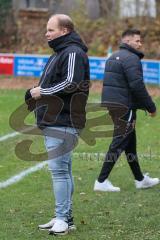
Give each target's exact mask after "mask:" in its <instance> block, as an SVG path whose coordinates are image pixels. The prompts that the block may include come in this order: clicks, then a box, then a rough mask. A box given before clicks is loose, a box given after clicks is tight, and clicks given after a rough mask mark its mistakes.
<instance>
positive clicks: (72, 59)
mask: <svg viewBox="0 0 160 240" xmlns="http://www.w3.org/2000/svg"><path fill="white" fill-rule="evenodd" d="M75 58H76V53H75V52H74V53H70V54H69V58H68V71H67V72H68V73H67V78H66V79H65V80H64V81H63V82H61V83H59V84H57V85H56V86H54V87H51V88H41V89H40V93H41V94H42V95H50V94H53V93H56V92H59V91H61V90H63V89H64V88H65V87H67V86H68V85H70V84H71V82H72V81H73V76H74V67H75Z"/></svg>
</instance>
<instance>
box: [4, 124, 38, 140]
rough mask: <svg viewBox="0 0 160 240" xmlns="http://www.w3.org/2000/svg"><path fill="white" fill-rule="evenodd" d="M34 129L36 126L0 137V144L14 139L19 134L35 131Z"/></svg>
mask: <svg viewBox="0 0 160 240" xmlns="http://www.w3.org/2000/svg"><path fill="white" fill-rule="evenodd" d="M35 128H36V126H33V127H30V128H26V129H24V130H21V131H19V132H13V133H8V134H6V135H4V136H2V137H0V142H3V141H5V140H8V139H9V138H13V137H16V136H17V135H20V134H21V133H27V132H29V131H31V130H33V129H35Z"/></svg>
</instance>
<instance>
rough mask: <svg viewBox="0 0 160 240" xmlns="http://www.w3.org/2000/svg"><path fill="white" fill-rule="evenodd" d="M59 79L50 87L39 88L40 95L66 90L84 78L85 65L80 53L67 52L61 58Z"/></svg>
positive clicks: (76, 85) (75, 85)
mask: <svg viewBox="0 0 160 240" xmlns="http://www.w3.org/2000/svg"><path fill="white" fill-rule="evenodd" d="M59 67H60V68H61V72H60V74H61V81H60V82H58V83H55V84H53V85H52V87H50V88H40V89H39V90H40V94H41V95H53V94H56V93H63V92H65V91H67V89H68V88H69V87H71V86H72V85H73V86H74V87H75V88H76V87H78V85H79V83H80V82H81V81H83V80H84V76H85V66H84V59H83V57H82V56H81V54H79V53H76V52H72V53H68V54H66V55H65V56H64V58H63V59H62V60H61V64H60V66H59Z"/></svg>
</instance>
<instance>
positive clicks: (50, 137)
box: [28, 14, 89, 235]
mask: <svg viewBox="0 0 160 240" xmlns="http://www.w3.org/2000/svg"><path fill="white" fill-rule="evenodd" d="M46 37H47V40H48V44H49V46H50V47H51V48H52V49H53V50H54V52H55V54H53V55H52V56H51V57H50V58H49V60H48V62H47V64H46V66H45V68H44V71H43V74H42V77H41V79H40V82H39V86H38V87H35V88H33V89H31V90H30V91H29V94H31V97H32V98H31V103H32V104H33V100H35V107H34V111H35V115H36V119H37V125H38V126H39V128H41V129H42V131H43V133H44V135H45V145H46V149H47V152H48V156H49V161H48V165H49V169H50V171H51V174H52V179H53V190H54V196H55V217H54V218H52V219H51V221H50V222H48V223H47V224H43V225H39V229H43V230H44V229H48V230H49V233H50V234H57V235H58V234H59V235H62V234H66V233H68V230H71V229H75V226H74V224H73V217H72V194H73V191H74V183H73V177H72V159H71V152H72V150H73V148H74V147H75V145H76V143H77V138H78V135H79V133H80V130H81V129H82V128H84V126H85V121H86V116H85V115H86V113H85V106H86V102H87V98H88V93H89V61H88V57H87V55H86V52H87V47H86V46H85V44H84V43H83V41H82V40H81V38H80V36H79V35H78V34H77V33H76V32H75V31H74V25H73V22H72V20H71V18H70V17H69V16H67V15H63V14H56V15H53V16H52V17H51V18H50V19H49V21H48V23H47V32H46ZM28 104H29V101H28ZM29 109H32V110H33V107H32V106H31V107H30V106H29Z"/></svg>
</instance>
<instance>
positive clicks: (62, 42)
mask: <svg viewBox="0 0 160 240" xmlns="http://www.w3.org/2000/svg"><path fill="white" fill-rule="evenodd" d="M48 45H49V47H50V48H52V49H53V50H54V51H55V52H60V51H61V50H62V49H64V48H66V47H68V46H70V45H76V46H79V47H80V48H81V49H83V50H84V51H85V52H87V51H88V48H87V47H86V45H85V43H84V42H83V41H82V39H81V38H80V36H79V34H78V33H76V32H75V31H72V32H70V33H68V34H66V35H63V36H60V37H58V38H56V39H54V40H51V41H48Z"/></svg>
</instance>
